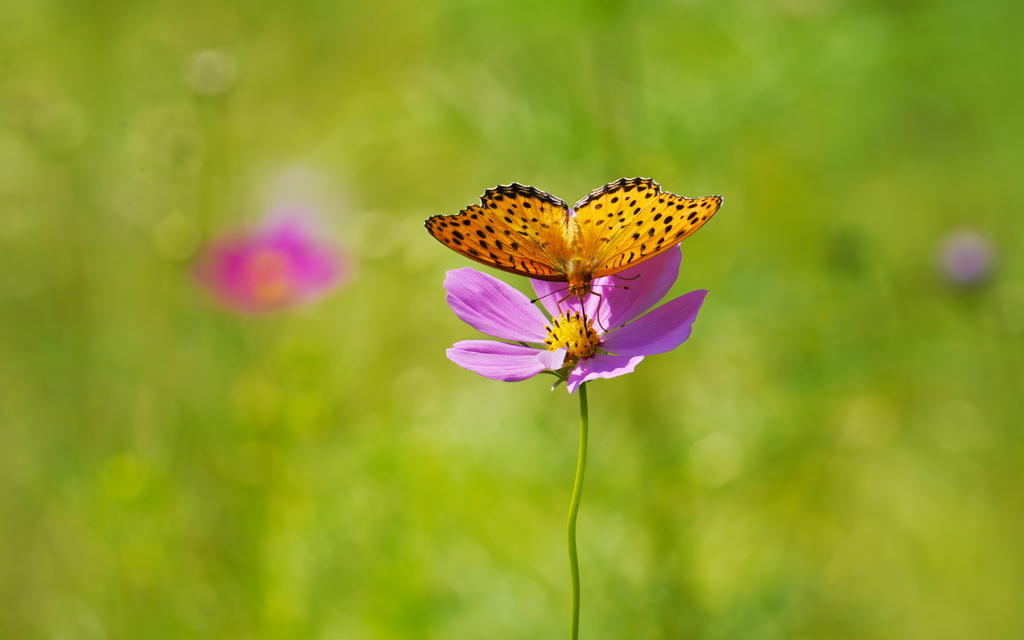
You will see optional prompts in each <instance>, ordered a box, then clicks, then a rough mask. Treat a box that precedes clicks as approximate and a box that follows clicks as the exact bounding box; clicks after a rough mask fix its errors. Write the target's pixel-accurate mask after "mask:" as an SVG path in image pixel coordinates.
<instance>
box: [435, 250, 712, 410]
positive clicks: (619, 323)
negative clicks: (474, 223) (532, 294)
mask: <svg viewBox="0 0 1024 640" xmlns="http://www.w3.org/2000/svg"><path fill="white" fill-rule="evenodd" d="M681 260H682V252H681V251H680V249H679V247H676V248H674V249H670V250H669V251H666V252H665V253H663V254H661V255H659V256H656V257H654V258H651V259H650V260H647V261H645V262H644V263H643V264H640V265H637V266H635V267H632V268H631V269H627V270H626V271H623V272H622V273H621V274H619V275H620V276H621V277H618V278H617V277H615V276H610V277H605V278H597V279H595V280H594V281H593V287H594V289H595V290H597V291H598V292H599V293H601V296H602V297H603V299H602V298H599V297H598V296H595V295H590V296H587V299H586V302H585V303H584V304H582V305H581V304H580V301H579V300H578V299H577V298H575V297H571V298H569V299H567V300H565V301H564V302H562V303H561V309H559V305H558V301H559V299H560V298H562V297H564V295H565V292H564V290H565V283H561V282H544V281H542V280H532V281H531V282H533V288H534V291H536V292H537V296H538V297H540V298H541V300H542V302H543V303H544V307H545V308H546V309H547V310H548V313H550V314H551V316H552V320H551V321H550V322H549V321H548V320H547V319H546V318H545V317H544V314H542V313H541V312H540V310H539V309H538V308H537V307H536V306H535V305H533V304H531V303H530V300H529V298H527V297H526V296H525V295H523V294H522V293H520V292H519V291H517V290H516V289H513V288H512V287H511V286H509V285H507V284H505V283H504V282H501V281H500V280H498V279H497V278H494V277H492V276H489V275H486V274H484V273H480V272H479V271H476V270H475V269H472V268H470V267H464V268H462V269H456V270H454V271H449V272H448V277H447V278H446V279H445V284H444V286H445V289H446V290H447V291H448V304H449V306H451V308H452V311H454V312H455V315H457V316H458V317H459V318H460V319H461V320H462V321H463V322H465V323H466V324H468V325H470V326H472V327H473V328H474V329H477V330H478V331H481V332H483V333H486V334H488V335H491V336H494V337H496V338H501V339H503V340H510V341H514V342H519V343H531V344H536V345H538V346H523V345H522V344H509V343H507V342H495V341H493V340H462V341H460V342H456V343H455V345H454V346H452V348H450V349H448V352H447V353H448V358H449V359H450V360H451V361H452V362H454V363H455V364H457V365H459V366H460V367H462V368H464V369H468V370H470V371H474V372H476V373H478V374H480V375H482V376H485V377H487V378H491V379H493V380H501V381H503V382H518V381H521V380H526V379H527V378H532V377H533V376H535V375H537V374H538V373H541V372H542V371H557V372H560V373H561V374H562V375H564V377H565V379H566V386H567V388H568V390H569V392H570V393H574V392H575V391H576V389H578V388H579V386H580V385H581V384H583V383H584V382H588V381H590V380H594V379H597V378H614V377H616V376H621V375H624V374H627V373H631V372H632V371H633V369H634V368H635V367H636V365H638V364H639V363H640V361H641V360H643V359H644V356H648V355H654V354H657V353H664V352H666V351H670V350H672V349H675V348H676V347H678V346H679V345H680V344H682V343H683V342H685V341H686V339H687V338H689V337H690V331H691V328H692V325H693V322H694V320H696V319H697V312H698V311H699V310H700V307H701V304H703V302H704V296H706V295H707V291H704V290H698V291H691V292H690V293H687V294H685V295H683V296H680V297H678V298H675V299H674V300H672V301H670V302H668V303H666V304H664V305H662V306H660V307H658V308H657V309H655V310H654V311H651V312H650V313H648V314H647V315H644V316H643V317H640V318H639V319H637V317H638V316H640V315H641V314H643V313H644V312H646V311H647V310H648V309H650V308H651V307H652V306H654V305H655V304H656V303H657V302H658V301H659V300H661V298H662V297H664V295H665V294H666V293H668V290H669V289H670V288H672V285H673V284H674V283H675V281H676V277H677V276H678V275H679V264H680V262H681ZM623 278H626V279H623ZM613 287H614V288H613ZM626 287H628V288H626ZM555 292H558V293H555ZM599 301H600V302H599ZM583 311H585V312H586V313H585V314H583V313H582V312H583ZM541 345H542V346H541Z"/></svg>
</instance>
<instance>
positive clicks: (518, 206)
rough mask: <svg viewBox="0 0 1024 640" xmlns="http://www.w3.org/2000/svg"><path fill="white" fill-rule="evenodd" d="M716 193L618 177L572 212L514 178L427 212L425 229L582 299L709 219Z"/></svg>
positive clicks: (473, 254) (489, 261)
mask: <svg viewBox="0 0 1024 640" xmlns="http://www.w3.org/2000/svg"><path fill="white" fill-rule="evenodd" d="M721 204H722V197H721V196H708V197H706V198H696V199H690V198H684V197H683V196H677V195H675V194H674V193H667V192H662V190H661V186H660V185H659V184H658V183H657V182H655V181H653V180H649V179H647V178H633V179H632V180H627V179H626V178H622V179H620V180H616V181H615V182H612V183H611V184H606V185H605V186H603V187H601V188H600V189H597V190H595V191H591V192H590V195H588V196H587V197H586V198H583V199H582V200H580V201H579V202H577V203H576V206H575V208H574V209H575V214H574V213H573V212H572V211H570V210H569V208H568V207H567V206H566V204H565V203H564V202H562V201H561V200H559V199H558V198H555V197H554V196H551V195H549V194H547V193H544V192H543V191H539V190H537V189H535V188H533V187H527V186H524V185H521V184H519V183H518V182H513V183H512V184H510V185H508V186H498V187H495V188H494V189H488V190H487V191H486V192H484V195H483V196H482V197H481V198H480V204H479V205H473V206H470V207H467V208H465V209H463V210H462V211H461V212H459V213H458V214H456V215H453V216H432V217H431V218H428V219H427V221H426V223H425V224H426V227H427V231H429V232H430V235H432V236H434V237H435V238H437V239H438V240H440V241H441V242H443V243H444V244H446V245H448V246H449V247H450V248H451V249H454V250H455V251H458V252H459V253H461V254H462V255H464V256H466V257H467V258H470V259H471V260H476V261H477V262H482V263H483V264H486V265H487V266H489V267H494V268H495V269H501V270H502V271H508V272H509V273H515V274H518V275H521V276H527V277H529V278H536V279H537V280H548V281H551V282H565V283H568V285H569V295H574V296H577V297H578V298H580V299H581V300H582V299H583V297H584V296H586V295H587V294H588V293H590V281H591V280H592V279H594V278H601V277H604V276H610V275H612V274H615V273H618V272H620V271H623V270H625V269H628V268H629V267H631V266H633V265H635V264H637V263H639V262H643V261H644V260H647V259H648V258H653V257H654V256H656V255H658V254H659V253H661V252H662V251H665V250H667V249H669V248H670V247H673V246H675V245H676V244H678V243H679V242H680V241H682V240H683V239H684V238H686V237H687V236H689V235H690V234H691V233H693V232H694V231H696V230H697V229H699V228H700V227H701V226H702V225H703V224H704V223H705V222H707V221H708V220H709V219H711V216H713V215H715V212H716V211H718V207H719V206H720V205H721Z"/></svg>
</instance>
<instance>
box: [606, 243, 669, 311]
mask: <svg viewBox="0 0 1024 640" xmlns="http://www.w3.org/2000/svg"><path fill="white" fill-rule="evenodd" d="M682 260H683V252H682V251H681V250H680V248H679V245H676V246H675V247H673V248H671V249H669V250H667V251H665V252H664V253H661V254H659V255H656V256H654V257H653V258H651V259H650V260H645V261H644V262H641V263H640V264H638V265H636V266H635V267H630V268H629V269H626V270H625V271H623V272H621V273H617V274H615V275H614V276H607V277H604V278H597V279H596V280H594V282H593V283H592V284H591V286H592V287H594V290H595V291H596V292H598V293H600V294H601V295H602V296H604V300H602V301H601V305H600V311H599V314H600V315H599V319H600V324H601V326H602V327H606V328H608V329H609V330H611V329H614V328H615V327H618V326H620V325H623V324H626V323H627V322H629V321H630V320H632V319H633V318H636V317H637V316H638V315H640V314H641V313H644V312H645V311H647V310H648V309H650V308H651V307H653V306H654V305H656V304H657V303H658V302H659V301H660V300H661V299H662V298H664V297H665V294H666V293H668V291H669V289H671V288H672V285H673V284H675V283H676V278H678V277H679V265H680V263H681V262H682ZM607 285H611V286H610V287H609V286H607ZM612 287H614V288H612Z"/></svg>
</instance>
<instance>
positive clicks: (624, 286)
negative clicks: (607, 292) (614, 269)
mask: <svg viewBox="0 0 1024 640" xmlns="http://www.w3.org/2000/svg"><path fill="white" fill-rule="evenodd" d="M632 279H633V278H627V280H632ZM590 287H591V289H593V288H594V287H604V288H605V289H624V290H626V291H628V290H629V287H628V286H626V285H623V286H621V287H620V286H619V285H617V284H591V285H590Z"/></svg>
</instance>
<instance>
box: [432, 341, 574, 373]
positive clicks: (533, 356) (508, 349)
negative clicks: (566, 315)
mask: <svg viewBox="0 0 1024 640" xmlns="http://www.w3.org/2000/svg"><path fill="white" fill-rule="evenodd" d="M446 353H447V355H448V359H449V360H451V361H452V362H454V363H455V364H457V365H459V366H460V367H462V368H463V369H468V370H469V371H472V372H474V373H478V374H480V375H482V376H484V377H485V378H490V379H492V380H500V381H502V382H519V381H521V380H526V379H527V378H532V377H533V376H535V375H537V374H538V373H540V372H541V371H544V370H545V369H547V368H549V367H548V362H549V361H550V359H551V356H550V355H548V354H552V353H554V352H551V351H540V350H538V349H534V348H533V347H524V346H521V345H518V344H506V343H504V342H495V341H493V340H462V341H459V342H456V343H455V344H454V345H453V346H452V347H451V348H450V349H448V351H447V352H446ZM562 355H563V357H564V354H562Z"/></svg>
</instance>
